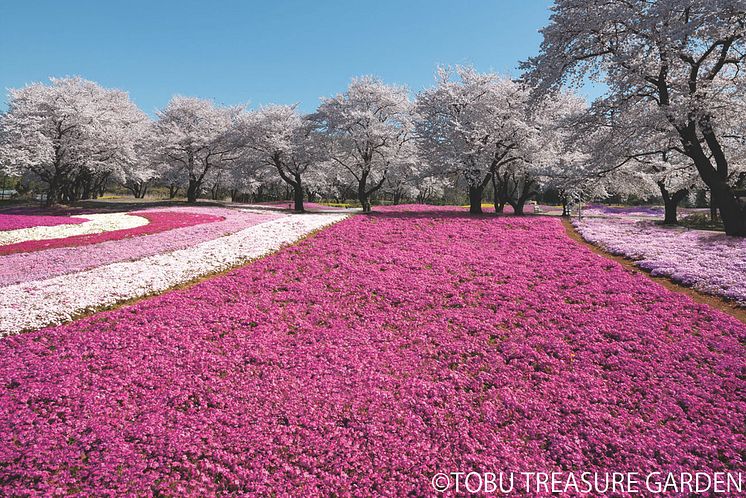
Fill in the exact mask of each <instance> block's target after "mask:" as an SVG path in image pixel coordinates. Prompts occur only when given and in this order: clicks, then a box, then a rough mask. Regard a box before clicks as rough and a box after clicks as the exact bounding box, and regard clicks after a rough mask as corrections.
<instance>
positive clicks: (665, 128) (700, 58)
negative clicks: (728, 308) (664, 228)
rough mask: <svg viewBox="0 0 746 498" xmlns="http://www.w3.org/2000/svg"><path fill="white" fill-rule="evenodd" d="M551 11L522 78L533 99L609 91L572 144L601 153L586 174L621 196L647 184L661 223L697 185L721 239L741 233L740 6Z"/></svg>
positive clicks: (626, 4) (567, 1)
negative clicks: (661, 210)
mask: <svg viewBox="0 0 746 498" xmlns="http://www.w3.org/2000/svg"><path fill="white" fill-rule="evenodd" d="M552 10H553V14H552V17H551V19H550V23H549V25H548V26H547V27H545V28H544V29H543V30H542V31H543V35H544V42H543V44H542V46H541V53H540V54H539V55H538V56H537V57H535V58H532V59H530V60H528V61H526V62H525V63H524V64H523V69H524V71H525V74H524V76H525V80H526V81H527V82H528V83H529V84H531V85H532V86H534V88H535V92H536V93H537V94H539V95H540V94H545V93H547V92H549V93H552V92H555V91H556V90H557V89H558V88H560V87H563V86H567V84H569V85H573V84H580V83H582V82H583V81H585V80H586V79H587V78H591V79H595V80H598V81H602V82H604V83H605V84H606V86H607V88H608V90H607V92H606V93H605V95H604V96H603V97H601V98H599V99H597V100H596V101H595V102H594V103H593V105H592V106H591V108H590V112H589V114H588V116H587V122H586V126H585V127H583V128H582V130H581V135H580V136H581V137H582V138H583V139H584V140H588V141H589V142H590V143H595V144H597V145H598V146H597V147H596V148H595V150H592V152H593V156H595V157H594V160H593V161H590V162H589V163H588V164H589V166H590V168H592V169H594V170H595V171H594V175H595V176H596V177H607V180H606V183H607V184H611V185H613V186H616V187H621V188H630V187H634V186H635V185H637V186H639V187H640V188H646V187H648V188H649V187H650V186H651V183H652V184H653V185H655V187H657V188H658V190H659V192H660V194H661V196H662V197H663V199H664V201H665V203H666V208H667V209H666V211H667V212H666V217H667V219H668V221H675V206H676V204H677V202H678V201H680V200H681V199H682V198H683V197H684V196H685V195H686V192H688V191H690V190H691V189H692V188H695V187H697V186H704V187H706V188H707V189H709V191H710V195H711V200H712V203H713V205H714V207H716V208H718V209H719V211H720V215H721V217H722V220H723V224H724V225H725V231H726V233H728V234H731V235H742V236H743V235H746V202H744V201H745V200H746V190H745V189H746V168H745V165H746V158H744V150H745V147H744V143H745V137H746V134H745V132H746V130H745V129H744V127H745V122H744V118H743V117H744V115H746V113H745V111H746V100H745V99H744V90H746V75H745V74H744V73H745V72H744V67H743V66H744V61H746V40H745V38H744V35H746V3H744V1H743V0H717V1H714V0H658V1H655V2H651V1H649V0H555V3H554V6H553V8H552ZM608 178H611V179H615V180H609V179H608Z"/></svg>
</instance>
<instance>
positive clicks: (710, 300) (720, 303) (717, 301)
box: [562, 218, 746, 323]
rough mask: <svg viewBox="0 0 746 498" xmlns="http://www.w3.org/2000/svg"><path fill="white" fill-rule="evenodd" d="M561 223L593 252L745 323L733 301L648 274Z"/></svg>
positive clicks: (741, 310)
mask: <svg viewBox="0 0 746 498" xmlns="http://www.w3.org/2000/svg"><path fill="white" fill-rule="evenodd" d="M562 224H563V225H564V227H565V231H566V232H567V235H568V236H569V237H570V238H571V239H573V240H575V241H577V242H578V243H580V244H582V245H584V246H585V247H588V248H590V249H591V250H592V251H593V252H595V253H597V254H600V255H602V256H604V257H607V258H609V259H613V260H614V261H616V262H617V263H619V264H621V265H622V266H624V267H625V268H627V269H629V270H630V271H634V272H638V273H642V274H644V275H647V277H648V278H650V279H651V280H653V281H655V282H657V283H659V284H661V285H662V286H663V287H665V288H667V289H669V290H671V291H674V292H678V293H679V294H686V295H687V296H689V297H691V298H692V299H693V300H694V301H696V302H698V303H702V304H706V305H708V306H711V307H713V308H715V309H717V310H719V311H722V312H723V313H727V314H729V315H730V316H732V317H734V318H737V319H738V320H740V321H742V322H743V323H746V309H744V308H742V307H739V306H738V305H736V304H735V303H733V302H731V301H726V300H725V299H723V298H721V297H718V296H715V295H712V294H705V293H703V292H699V291H698V290H695V289H693V288H691V287H686V286H684V285H681V284H679V283H676V282H674V281H673V280H671V279H670V278H668V277H658V276H653V275H651V274H650V272H648V271H645V270H644V269H643V268H640V267H639V266H637V265H636V264H635V261H634V260H633V259H630V258H625V257H624V256H619V255H616V254H612V253H610V252H608V251H606V250H605V249H603V248H601V247H599V246H597V245H594V244H591V243H590V242H588V241H586V240H585V239H584V238H583V237H582V235H580V234H579V233H578V231H577V230H575V227H574V226H573V225H572V222H571V221H570V219H569V218H562Z"/></svg>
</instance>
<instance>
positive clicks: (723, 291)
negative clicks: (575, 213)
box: [573, 218, 746, 306]
mask: <svg viewBox="0 0 746 498" xmlns="http://www.w3.org/2000/svg"><path fill="white" fill-rule="evenodd" d="M573 223H574V224H575V226H576V228H577V229H578V232H580V234H581V235H582V236H583V238H585V239H586V240H587V241H589V242H591V243H594V244H598V245H599V246H601V247H603V248H604V249H606V250H607V251H609V252H612V253H614V254H620V255H623V256H626V257H628V258H631V259H634V260H637V261H636V263H637V265H638V266H640V267H641V268H644V269H646V270H649V271H650V272H651V273H652V274H653V275H663V276H666V277H670V278H671V279H673V280H674V281H676V282H680V283H682V284H684V285H689V286H692V287H694V288H695V289H697V290H700V291H702V292H707V293H709V294H716V295H719V296H723V297H725V298H728V299H732V300H734V301H736V302H737V303H738V304H739V305H741V306H746V239H744V238H739V237H728V236H726V235H725V234H723V233H718V232H710V231H706V230H687V229H682V228H677V227H663V226H660V225H656V224H654V223H650V222H643V221H641V222H634V221H630V220H618V219H614V220H612V219H600V218H585V219H583V220H581V221H580V222H578V221H574V222H573Z"/></svg>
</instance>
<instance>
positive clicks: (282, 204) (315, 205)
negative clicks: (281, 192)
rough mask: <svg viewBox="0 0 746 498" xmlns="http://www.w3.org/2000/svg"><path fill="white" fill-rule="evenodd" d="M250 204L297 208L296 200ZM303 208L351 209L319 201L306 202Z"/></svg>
mask: <svg viewBox="0 0 746 498" xmlns="http://www.w3.org/2000/svg"><path fill="white" fill-rule="evenodd" d="M250 206H257V207H263V208H275V209H289V210H291V211H292V210H293V209H295V203H294V201H265V202H255V203H252V204H250ZM303 208H304V209H306V210H311V211H349V209H346V208H343V207H335V206H327V205H325V204H319V203H317V202H304V203H303Z"/></svg>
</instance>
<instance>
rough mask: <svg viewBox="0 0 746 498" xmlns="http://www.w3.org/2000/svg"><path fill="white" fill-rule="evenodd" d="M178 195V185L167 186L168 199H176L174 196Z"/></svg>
mask: <svg viewBox="0 0 746 498" xmlns="http://www.w3.org/2000/svg"><path fill="white" fill-rule="evenodd" d="M178 193H179V186H178V185H169V186H168V198H169V199H173V198H174V197H176V194H178Z"/></svg>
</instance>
